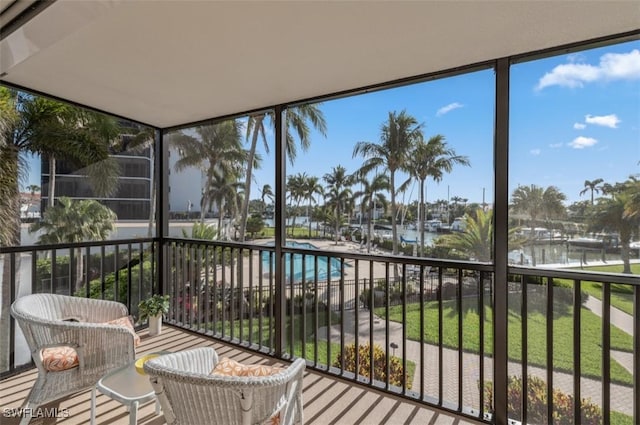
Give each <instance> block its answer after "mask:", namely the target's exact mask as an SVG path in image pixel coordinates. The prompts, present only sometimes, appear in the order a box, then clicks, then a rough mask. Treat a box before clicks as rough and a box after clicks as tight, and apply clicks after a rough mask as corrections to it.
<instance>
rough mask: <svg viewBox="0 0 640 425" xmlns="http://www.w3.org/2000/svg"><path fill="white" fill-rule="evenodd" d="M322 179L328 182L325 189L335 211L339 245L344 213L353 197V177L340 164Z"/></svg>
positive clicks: (334, 218)
mask: <svg viewBox="0 0 640 425" xmlns="http://www.w3.org/2000/svg"><path fill="white" fill-rule="evenodd" d="M322 179H323V180H324V181H325V183H327V188H326V189H325V196H326V204H327V206H329V207H330V209H331V210H332V211H333V225H334V229H335V242H336V245H337V244H338V241H339V240H340V226H341V225H342V223H343V219H342V214H343V212H344V211H345V209H346V207H347V204H348V202H349V200H350V199H351V197H352V192H351V184H352V177H351V175H349V174H347V169H346V168H344V167H343V166H342V165H338V166H335V167H333V168H332V169H331V172H330V173H327V174H325V175H324V176H323V177H322Z"/></svg>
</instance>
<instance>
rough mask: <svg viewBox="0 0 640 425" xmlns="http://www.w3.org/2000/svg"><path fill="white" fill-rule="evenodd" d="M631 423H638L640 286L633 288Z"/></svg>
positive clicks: (639, 393)
mask: <svg viewBox="0 0 640 425" xmlns="http://www.w3.org/2000/svg"><path fill="white" fill-rule="evenodd" d="M633 317H635V318H636V320H634V321H633V400H634V401H633V423H636V424H638V423H640V323H638V322H639V320H638V317H640V286H634V288H633Z"/></svg>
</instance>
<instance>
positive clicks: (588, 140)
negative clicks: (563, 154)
mask: <svg viewBox="0 0 640 425" xmlns="http://www.w3.org/2000/svg"><path fill="white" fill-rule="evenodd" d="M596 143H598V141H597V140H596V139H594V138H592V137H583V136H580V137H576V138H575V139H573V142H571V143H569V146H571V147H572V148H574V149H584V148H589V147H591V146H593V145H595V144H596Z"/></svg>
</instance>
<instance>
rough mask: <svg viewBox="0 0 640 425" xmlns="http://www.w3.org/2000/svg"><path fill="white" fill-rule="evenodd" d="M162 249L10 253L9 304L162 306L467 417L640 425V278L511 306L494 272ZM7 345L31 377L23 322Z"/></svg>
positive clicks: (545, 282) (230, 337)
mask: <svg viewBox="0 0 640 425" xmlns="http://www.w3.org/2000/svg"><path fill="white" fill-rule="evenodd" d="M162 241H163V242H162V244H160V242H159V240H158V239H141V240H139V239H136V240H128V241H118V242H104V243H91V244H69V245H60V246H37V247H23V248H17V249H7V248H3V249H2V250H0V253H2V254H4V264H5V267H6V266H8V267H9V272H10V273H9V274H5V276H11V279H10V282H9V284H10V285H9V286H10V288H11V289H10V290H11V298H12V299H14V298H15V296H16V295H18V294H23V293H24V292H23V291H25V290H26V291H27V292H28V290H30V291H32V292H42V291H45V292H61V293H70V294H73V295H77V296H90V297H100V298H108V299H117V300H120V301H122V302H125V303H126V304H127V305H128V307H129V308H130V311H131V312H132V314H133V315H134V316H135V315H137V302H138V301H139V300H140V299H142V298H144V297H145V296H147V295H148V294H150V293H152V292H158V291H161V292H164V293H166V294H169V295H170V297H171V309H170V312H169V314H168V317H167V320H168V321H169V322H170V323H172V324H174V325H176V326H179V327H181V328H184V329H186V330H189V331H192V332H197V333H200V334H205V335H208V336H211V337H213V338H216V339H221V340H224V341H227V342H229V343H232V344H238V345H240V346H244V347H246V348H249V349H253V350H256V351H260V352H262V353H268V354H270V355H272V356H276V357H280V358H291V357H303V358H305V359H307V362H308V363H307V364H308V366H309V367H311V368H314V369H317V370H320V371H324V372H326V373H328V374H331V375H334V376H340V377H341V378H343V379H347V380H352V381H354V382H358V383H360V384H363V385H367V386H370V387H372V388H376V389H381V390H383V391H388V392H391V393H394V394H396V395H399V396H401V397H405V398H408V399H412V400H416V401H419V402H423V403H426V404H429V405H433V406H438V407H441V408H444V409H447V410H449V411H452V412H455V413H457V414H459V415H463V416H466V417H472V418H475V419H478V420H481V421H485V422H492V411H493V405H492V403H493V399H494V396H495V394H496V392H498V391H505V392H508V400H509V407H508V408H509V417H510V418H512V419H513V420H514V421H516V422H521V423H551V422H554V423H565V422H566V423H575V424H591V423H617V422H620V423H625V422H626V423H639V422H640V420H639V419H640V418H639V414H638V411H639V407H638V399H639V388H640V384H639V381H640V372H639V370H640V367H639V363H640V360H639V356H638V348H639V347H640V342H639V340H640V334H639V329H638V320H637V311H638V306H639V305H640V290H639V289H638V287H639V286H640V285H639V282H638V278H637V276H632V275H620V274H604V273H585V272H581V271H568V270H559V269H533V268H523V267H509V275H508V284H507V288H508V293H507V294H503V293H501V294H497V293H496V292H495V282H494V279H495V277H494V266H493V265H492V264H481V263H471V262H460V261H457V262H454V261H445V260H435V259H426V258H415V257H408V256H390V255H369V254H365V253H362V252H358V251H356V250H352V251H330V250H317V249H312V247H300V246H297V247H290V246H286V247H282V248H281V252H282V258H280V259H278V258H276V249H275V247H273V246H267V245H256V244H239V243H234V242H218V241H216V242H206V241H193V240H185V239H163V240H162ZM78 250H79V251H78ZM78 252H81V253H82V256H81V258H82V264H83V265H84V268H82V269H81V268H80V267H79V266H78V256H79V254H78ZM24 258H27V259H28V258H31V259H32V260H31V262H29V261H23V260H24ZM33 259H36V261H33ZM21 261H22V264H21V265H20V266H19V265H18V263H19V262H21ZM25 264H28V268H29V269H30V274H29V273H28V272H27V270H25ZM73 265H75V267H74V266H73ZM277 268H280V270H281V273H280V274H279V275H280V276H282V279H281V280H280V282H278V281H277V280H276V278H275V276H276V269H277ZM47 270H48V271H49V273H48V274H47V273H45V271H47ZM18 275H20V282H21V284H20V285H17V280H16V276H18ZM80 276H81V278H80ZM25 278H26V279H25ZM25 281H28V282H29V285H30V288H27V289H25V287H24V285H23V283H24V282H25ZM51 282H54V284H52V283H51ZM498 303H503V305H505V304H506V306H507V309H508V316H509V317H508V326H507V328H508V337H507V341H508V342H507V344H508V347H507V350H508V358H509V364H508V374H509V382H508V387H507V388H501V387H500V386H499V385H498V384H497V383H494V379H493V352H494V349H498V348H499V347H496V346H495V344H497V343H499V342H497V341H496V340H495V339H494V332H493V330H494V326H495V319H494V315H493V313H494V310H495V306H496V304H498ZM278 312H280V313H278ZM279 317H281V318H282V322H283V323H280V321H279V320H278V318H279ZM2 332H4V333H5V335H8V336H9V337H8V338H7V339H8V340H9V344H8V348H9V350H8V351H9V352H8V358H9V363H8V365H5V366H4V369H3V372H4V374H7V373H11V372H13V371H15V369H16V368H17V367H19V366H20V365H21V363H20V362H18V361H16V353H15V349H16V345H15V341H16V335H17V333H16V332H15V328H14V325H13V322H10V325H9V327H7V326H5V327H4V328H2Z"/></svg>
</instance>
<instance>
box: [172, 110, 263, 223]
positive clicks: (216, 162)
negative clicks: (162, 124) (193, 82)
mask: <svg viewBox="0 0 640 425" xmlns="http://www.w3.org/2000/svg"><path fill="white" fill-rule="evenodd" d="M241 130H242V123H241V122H240V121H236V120H227V121H222V122H219V123H216V124H209V125H203V126H200V127H196V128H195V132H196V133H197V135H198V136H197V137H194V136H191V135H189V134H186V133H184V132H179V133H175V134H173V135H171V137H170V138H169V139H170V141H171V143H172V145H173V146H174V147H175V148H176V149H177V150H178V152H180V158H179V159H178V160H177V161H176V163H175V166H174V167H175V169H176V171H182V170H184V169H185V168H186V167H198V168H200V169H201V170H202V171H203V172H204V173H205V174H206V181H205V186H204V188H203V192H202V199H201V200H200V221H202V222H204V217H205V213H206V211H207V210H208V209H210V207H211V205H212V203H213V199H212V196H213V194H214V193H216V191H215V190H213V189H212V187H213V185H214V181H215V180H217V182H218V183H219V182H221V181H225V182H230V181H231V180H233V181H234V183H235V180H237V177H234V179H231V178H229V177H228V176H230V175H233V176H238V175H240V173H241V171H242V167H243V166H244V164H245V162H246V161H247V155H248V153H247V152H246V151H245V150H244V149H243V148H242V136H241ZM256 160H258V159H256ZM234 190H235V186H234ZM225 196H226V195H225ZM219 199H220V198H219ZM218 207H219V209H221V208H220V204H218ZM220 214H222V212H221V211H220Z"/></svg>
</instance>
